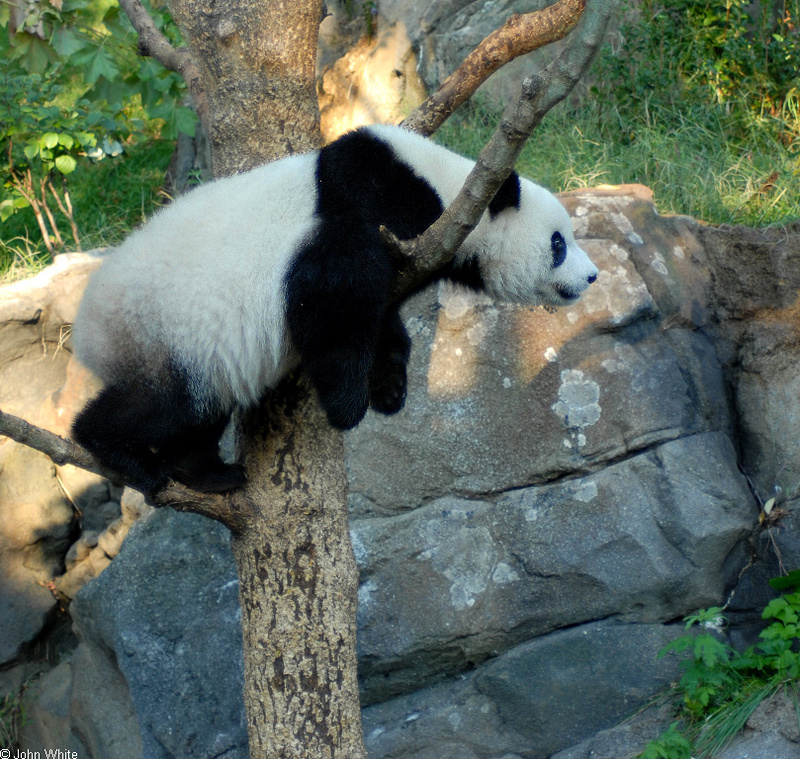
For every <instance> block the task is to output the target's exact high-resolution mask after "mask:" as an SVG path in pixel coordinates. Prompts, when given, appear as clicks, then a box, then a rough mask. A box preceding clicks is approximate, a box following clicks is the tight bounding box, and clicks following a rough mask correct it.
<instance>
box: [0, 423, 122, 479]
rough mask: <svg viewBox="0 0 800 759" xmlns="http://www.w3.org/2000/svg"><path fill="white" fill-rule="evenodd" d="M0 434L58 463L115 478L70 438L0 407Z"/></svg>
mask: <svg viewBox="0 0 800 759" xmlns="http://www.w3.org/2000/svg"><path fill="white" fill-rule="evenodd" d="M0 435H5V436H6V437H10V438H11V439H12V440H16V441H17V442H18V443H21V444H22V445H27V446H28V447H29V448H34V449H35V450H37V451H40V452H41V453H44V454H45V455H46V456H49V457H50V458H51V459H52V460H53V461H54V462H55V463H56V464H58V465H59V466H63V465H64V464H73V465H74V466H77V467H80V468H81V469H87V470H88V471H90V472H94V473H95V474H100V475H103V476H104V477H109V478H111V479H113V475H112V474H111V472H109V471H108V470H107V469H104V468H103V467H102V466H100V464H99V463H98V462H97V461H95V459H94V457H93V456H92V455H91V454H90V453H89V452H88V451H87V450H86V449H85V448H82V447H81V446H79V445H76V444H75V443H73V442H71V441H70V440H65V439H64V438H63V437H59V436H58V435H56V434H54V433H52V432H50V431H49V430H45V429H42V428H41V427H36V426H35V425H33V424H30V423H29V422H26V421H25V420H24V419H20V418H19V417H18V416H14V415H13V414H7V413H6V412H4V411H3V410H2V409H0Z"/></svg>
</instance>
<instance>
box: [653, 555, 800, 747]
mask: <svg viewBox="0 0 800 759" xmlns="http://www.w3.org/2000/svg"><path fill="white" fill-rule="evenodd" d="M770 584H771V585H773V587H775V588H776V589H779V590H786V591H791V592H787V593H784V594H783V595H781V596H779V597H778V598H775V599H773V600H772V601H770V602H769V604H767V606H766V608H765V609H764V611H763V613H762V615H761V616H762V619H764V620H771V622H770V624H769V625H767V627H766V628H765V629H764V630H762V631H761V633H760V635H759V642H758V643H756V644H755V645H753V646H750V647H749V648H748V649H747V650H746V651H744V652H742V653H740V652H738V651H736V650H735V649H733V648H731V647H730V646H729V645H728V644H726V643H724V642H722V641H721V640H720V639H719V637H718V635H716V634H714V633H713V632H709V631H708V630H709V628H711V629H714V628H717V627H719V626H720V625H721V624H722V622H723V621H724V620H723V617H722V616H721V612H722V609H720V608H712V609H707V610H704V611H701V612H699V613H698V614H696V615H694V616H691V617H687V618H686V629H687V631H689V630H692V629H693V628H695V627H696V626H697V627H700V628H701V629H703V630H705V631H704V632H700V633H694V632H689V633H688V634H687V635H683V636H681V637H679V638H676V639H675V640H674V641H672V642H671V643H669V644H667V645H666V646H665V647H664V648H663V649H662V651H661V653H660V654H659V656H660V657H663V656H666V655H667V654H668V653H670V652H676V653H679V654H687V653H688V654H689V656H688V658H686V659H685V660H684V661H682V662H681V667H682V669H683V675H682V676H681V679H680V681H679V682H678V684H677V686H676V694H677V695H679V696H680V698H681V715H680V716H681V718H682V719H683V721H684V723H685V726H684V730H683V733H684V736H685V738H688V740H689V741H691V743H690V745H691V746H693V748H694V751H695V752H696V755H697V756H699V757H712V756H715V755H716V754H718V753H720V752H721V751H722V750H724V749H725V747H726V746H727V745H728V744H729V743H730V742H731V740H733V738H734V737H735V736H736V735H737V734H738V733H739V732H740V731H741V730H742V729H743V728H744V726H745V724H746V722H747V720H748V719H749V718H750V715H751V714H752V713H753V712H754V711H755V709H756V707H757V706H758V705H759V704H760V703H761V702H762V701H764V699H766V698H768V697H770V696H771V695H773V694H775V693H776V692H777V691H778V690H779V689H781V688H788V689H791V690H792V691H793V692H794V693H795V694H796V693H797V683H798V680H799V679H800V570H797V571H795V572H792V573H791V574H789V575H788V576H787V577H781V578H778V579H776V580H772V581H770ZM676 730H677V728H676V726H675V725H673V726H671V727H670V729H669V730H668V731H667V733H665V734H664V735H663V736H662V737H661V738H660V739H658V741H653V742H651V743H650V744H649V745H648V747H647V748H646V749H645V752H644V753H643V754H641V757H642V759H656V758H658V757H663V758H664V759H681V757H683V756H684V754H681V753H679V751H680V750H682V749H679V743H678V742H677V739H676V735H678V734H677V733H676ZM658 751H662V753H658ZM670 751H671V752H672V753H669V752H670ZM690 755H691V754H686V755H685V756H687V757H688V756H690Z"/></svg>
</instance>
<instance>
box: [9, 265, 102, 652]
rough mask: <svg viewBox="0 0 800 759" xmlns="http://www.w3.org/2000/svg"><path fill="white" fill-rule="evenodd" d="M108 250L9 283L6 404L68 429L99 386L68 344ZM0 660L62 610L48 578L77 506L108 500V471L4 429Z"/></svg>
mask: <svg viewBox="0 0 800 759" xmlns="http://www.w3.org/2000/svg"><path fill="white" fill-rule="evenodd" d="M98 263H99V259H98V258H97V257H96V256H93V255H90V254H74V255H62V256H56V259H55V263H54V264H53V265H52V266H50V267H48V268H47V269H45V270H44V271H43V272H41V273H40V274H38V275H36V276H35V277H32V278H30V279H27V280H23V281H20V282H14V283H12V284H7V285H3V286H2V287H0V408H2V409H3V411H6V412H9V413H12V414H15V415H18V416H21V417H23V418H25V419H27V420H28V421H30V422H32V423H34V424H38V425H42V426H44V427H47V428H48V429H50V430H52V431H53V432H56V433H59V434H64V433H65V431H66V430H67V429H68V426H69V422H70V420H71V419H72V416H73V415H74V413H75V412H76V411H77V409H78V408H79V407H80V405H81V404H82V403H83V401H84V400H85V399H86V398H88V396H89V395H90V394H91V393H92V392H93V390H94V386H93V384H92V383H91V381H90V378H89V377H88V375H87V374H86V373H85V372H84V371H83V370H81V369H80V367H78V365H77V364H76V363H75V362H74V361H72V360H71V358H70V354H69V351H68V350H67V349H65V340H66V336H67V334H68V329H67V328H68V325H69V324H70V323H71V321H72V318H73V317H74V314H75V312H76V311H77V306H78V302H79V299H80V295H81V293H82V292H83V288H84V286H85V284H86V281H87V279H88V276H89V274H90V273H91V272H92V271H93V270H94V269H95V268H96V267H97V265H98ZM0 472H2V477H0V503H2V508H0V663H6V662H9V661H11V660H14V659H15V658H17V657H19V656H20V655H21V653H22V651H23V650H24V647H25V645H26V644H28V643H30V642H31V641H32V640H34V639H35V638H36V637H37V636H38V635H39V634H40V632H41V631H42V628H43V627H44V626H45V625H46V623H47V620H48V619H49V617H50V614H51V613H52V612H53V611H54V610H55V604H56V599H55V597H54V595H53V594H52V593H51V592H50V591H49V590H48V589H47V588H46V587H44V586H45V584H47V583H49V582H51V581H52V580H53V579H54V577H55V576H57V575H59V574H61V573H62V572H63V569H64V557H65V555H66V554H67V550H68V548H69V546H70V544H71V543H72V542H73V541H74V540H75V538H76V537H77V535H76V530H77V519H76V510H77V511H81V512H83V511H87V513H88V512H90V511H91V510H92V508H93V506H94V504H96V503H99V502H102V501H108V500H109V495H110V491H109V487H108V485H107V484H106V483H104V481H102V480H101V478H98V477H97V476H96V475H90V474H87V473H84V472H80V471H79V470H76V469H75V468H74V467H58V468H57V467H56V466H55V465H54V464H53V463H52V462H51V461H50V460H49V459H48V458H47V457H45V456H44V455H42V454H40V453H37V452H36V451H33V450H32V449H30V448H26V447H25V446H20V445H17V444H16V443H14V442H12V441H10V440H8V439H7V438H0Z"/></svg>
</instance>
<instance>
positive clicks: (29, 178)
mask: <svg viewBox="0 0 800 759" xmlns="http://www.w3.org/2000/svg"><path fill="white" fill-rule="evenodd" d="M0 65H2V68H0V76H1V77H2V80H3V87H2V90H1V91H0V153H2V156H3V158H2V163H0V171H2V174H3V179H4V181H3V194H2V195H0V221H6V220H7V219H8V218H9V216H11V215H12V214H13V213H15V212H16V211H18V210H19V209H21V208H27V207H30V208H31V209H32V210H33V212H34V215H35V218H36V222H37V224H38V226H39V230H40V231H41V234H42V239H43V241H44V243H45V246H46V247H47V250H48V251H49V252H51V253H52V252H53V250H55V249H58V248H61V247H63V244H64V241H63V238H62V235H61V232H60V230H59V227H58V224H57V222H56V219H55V214H54V212H53V210H52V209H51V204H52V202H53V201H55V203H56V205H57V207H58V210H60V211H61V213H62V214H63V215H64V216H65V217H66V218H67V219H68V221H69V223H70V226H71V229H72V236H73V239H74V240H75V244H76V245H77V246H78V248H80V241H79V236H78V230H77V226H76V224H75V217H74V213H73V207H72V201H71V198H70V194H69V191H68V190H67V185H66V178H67V176H68V175H69V174H72V172H74V171H75V169H76V168H77V166H78V160H79V159H80V158H81V157H83V156H90V157H91V158H93V159H95V160H99V159H100V158H102V157H104V156H105V155H116V154H119V153H121V152H122V146H121V145H120V143H119V142H118V141H117V140H116V139H113V135H114V134H115V133H118V132H120V131H123V128H122V124H121V120H119V119H115V118H114V117H113V116H112V115H110V114H108V113H104V112H103V111H102V110H100V109H98V108H97V107H96V106H95V105H93V104H92V103H91V102H89V101H88V100H86V99H85V98H81V99H79V100H77V101H76V102H74V103H72V104H70V105H69V106H63V105H58V104H57V98H58V96H59V95H60V94H61V91H62V87H61V85H59V84H57V79H58V73H59V71H58V69H56V70H55V71H54V72H53V74H52V75H51V76H48V77H42V76H41V75H39V74H26V73H19V72H18V71H15V70H14V67H13V65H10V64H9V61H8V60H6V61H4V62H3V64H0Z"/></svg>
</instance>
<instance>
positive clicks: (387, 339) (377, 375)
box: [369, 308, 411, 414]
mask: <svg viewBox="0 0 800 759" xmlns="http://www.w3.org/2000/svg"><path fill="white" fill-rule="evenodd" d="M410 352H411V339H410V338H409V336H408V332H406V328H405V325H404V324H403V320H402V319H401V318H400V313H399V311H398V309H397V308H390V309H389V310H388V311H387V312H386V315H385V316H384V319H383V327H382V329H381V333H380V336H379V337H378V344H377V346H376V348H375V358H374V361H373V363H372V369H371V371H370V375H369V404H370V406H371V407H372V408H373V409H374V410H375V411H379V412H380V413H382V414H396V413H397V412H398V411H400V409H402V408H403V406H404V405H405V401H406V388H407V377H406V366H407V365H408V357H409V354H410Z"/></svg>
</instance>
